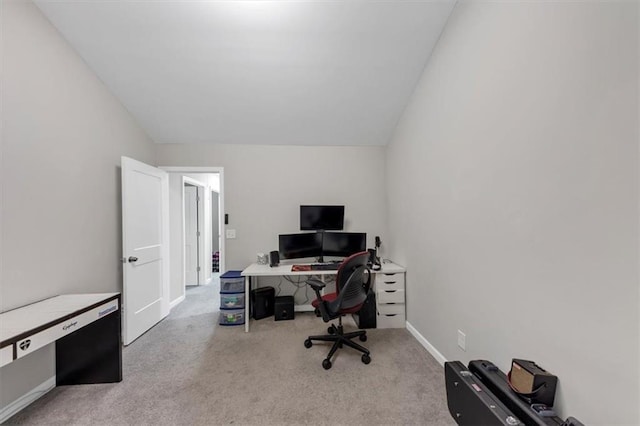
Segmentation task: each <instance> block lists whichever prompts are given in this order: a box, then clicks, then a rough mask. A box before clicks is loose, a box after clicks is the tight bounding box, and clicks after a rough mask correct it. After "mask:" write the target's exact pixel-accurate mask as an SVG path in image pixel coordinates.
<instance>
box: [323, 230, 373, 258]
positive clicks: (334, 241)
mask: <svg viewBox="0 0 640 426" xmlns="http://www.w3.org/2000/svg"><path fill="white" fill-rule="evenodd" d="M323 234H324V235H323V238H322V255H323V256H339V257H348V256H351V255H352V254H355V253H358V252H361V251H365V250H366V247H367V234H366V233H365V232H323Z"/></svg>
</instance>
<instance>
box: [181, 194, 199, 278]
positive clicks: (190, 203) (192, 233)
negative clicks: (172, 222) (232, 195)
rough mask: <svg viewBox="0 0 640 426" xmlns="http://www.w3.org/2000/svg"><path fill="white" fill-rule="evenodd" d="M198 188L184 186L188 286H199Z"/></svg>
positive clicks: (185, 264) (185, 270)
mask: <svg viewBox="0 0 640 426" xmlns="http://www.w3.org/2000/svg"><path fill="white" fill-rule="evenodd" d="M198 255H199V253H198V188H197V187H196V186H193V185H189V184H185V185H184V273H185V284H186V285H198V284H199V280H198Z"/></svg>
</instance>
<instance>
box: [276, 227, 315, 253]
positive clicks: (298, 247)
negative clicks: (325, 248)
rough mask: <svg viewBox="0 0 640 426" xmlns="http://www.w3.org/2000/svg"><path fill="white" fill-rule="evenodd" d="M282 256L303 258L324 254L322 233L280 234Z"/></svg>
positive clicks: (279, 249)
mask: <svg viewBox="0 0 640 426" xmlns="http://www.w3.org/2000/svg"><path fill="white" fill-rule="evenodd" d="M278 239H279V248H278V251H279V252H280V258H282V259H301V258H305V257H320V256H322V233H321V232H308V233H300V234H280V235H279V237H278Z"/></svg>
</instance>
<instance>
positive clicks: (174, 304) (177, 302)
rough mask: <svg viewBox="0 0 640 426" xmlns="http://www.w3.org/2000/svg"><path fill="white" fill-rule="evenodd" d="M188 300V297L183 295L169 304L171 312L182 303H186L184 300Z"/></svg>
mask: <svg viewBox="0 0 640 426" xmlns="http://www.w3.org/2000/svg"><path fill="white" fill-rule="evenodd" d="M185 298H186V296H185V295H184V294H183V295H182V296H180V297H178V298H177V299H176V300H174V301H172V302H170V303H169V310H171V309H173V308H175V307H176V306H178V305H179V304H180V303H182V302H183V301H184V299H185Z"/></svg>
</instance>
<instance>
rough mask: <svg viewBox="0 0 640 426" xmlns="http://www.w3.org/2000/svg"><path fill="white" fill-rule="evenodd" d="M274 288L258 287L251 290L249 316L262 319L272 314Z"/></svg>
mask: <svg viewBox="0 0 640 426" xmlns="http://www.w3.org/2000/svg"><path fill="white" fill-rule="evenodd" d="M275 296H276V290H275V289H274V288H273V287H260V288H254V289H253V290H251V317H252V318H253V319H262V318H266V317H270V316H271V315H273V301H274V299H275Z"/></svg>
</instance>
